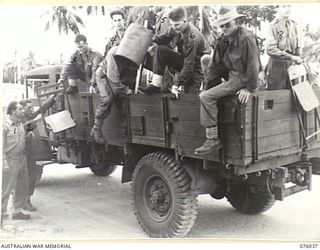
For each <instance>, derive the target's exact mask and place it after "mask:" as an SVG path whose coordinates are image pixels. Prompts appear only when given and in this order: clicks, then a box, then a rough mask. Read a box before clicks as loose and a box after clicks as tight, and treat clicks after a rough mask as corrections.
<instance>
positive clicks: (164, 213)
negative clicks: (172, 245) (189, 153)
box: [131, 152, 198, 238]
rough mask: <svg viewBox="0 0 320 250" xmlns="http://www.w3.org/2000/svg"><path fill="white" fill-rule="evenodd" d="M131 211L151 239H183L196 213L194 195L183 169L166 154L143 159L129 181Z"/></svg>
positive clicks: (158, 153)
mask: <svg viewBox="0 0 320 250" xmlns="http://www.w3.org/2000/svg"><path fill="white" fill-rule="evenodd" d="M131 187H132V198H133V207H134V212H135V215H136V217H137V220H138V222H139V224H140V225H141V227H142V229H143V230H144V231H145V232H146V233H147V234H148V235H149V236H150V237H153V238H168V237H183V236H185V235H186V234H187V233H188V232H189V231H190V230H191V228H192V226H193V224H194V222H195V220H196V217H197V213H198V200H197V194H196V193H195V192H193V190H192V189H191V179H190V176H189V175H188V174H187V172H186V171H185V169H184V168H183V167H181V166H180V165H178V164H177V163H176V161H175V160H174V158H173V157H172V156H171V155H169V154H166V153H161V152H156V153H150V154H148V155H146V156H144V157H143V158H142V159H141V160H140V161H139V162H138V164H137V166H136V168H135V171H134V173H133V179H132V186H131Z"/></svg>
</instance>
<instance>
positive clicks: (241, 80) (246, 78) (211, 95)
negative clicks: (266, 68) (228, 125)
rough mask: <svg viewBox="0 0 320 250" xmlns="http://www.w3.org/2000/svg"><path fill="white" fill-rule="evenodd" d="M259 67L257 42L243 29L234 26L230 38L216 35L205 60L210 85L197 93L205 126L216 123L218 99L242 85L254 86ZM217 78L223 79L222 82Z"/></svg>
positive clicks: (246, 86) (242, 86)
mask: <svg viewBox="0 0 320 250" xmlns="http://www.w3.org/2000/svg"><path fill="white" fill-rule="evenodd" d="M260 69H261V62H260V55H259V47H258V41H257V38H256V36H255V35H254V34H252V33H251V32H250V31H248V30H247V29H246V28H243V27H238V30H237V31H235V33H234V34H233V35H231V36H230V37H220V38H219V39H218V43H217V47H216V49H215V50H214V54H213V57H212V59H211V61H210V63H209V69H208V76H207V77H208V79H207V80H208V81H209V85H210V86H213V87H211V88H210V89H208V90H205V91H202V92H201V93H200V101H201V102H200V103H201V109H200V120H201V124H202V125H203V126H204V127H206V128H208V127H212V126H216V125H217V122H218V119H217V118H218V117H217V116H218V108H217V102H218V99H220V98H222V97H224V96H228V95H232V94H235V93H236V92H237V91H238V90H240V89H242V88H246V89H247V90H249V91H250V92H254V91H255V90H256V89H257V84H258V75H259V70H260ZM221 78H224V79H225V81H224V82H222V81H221Z"/></svg>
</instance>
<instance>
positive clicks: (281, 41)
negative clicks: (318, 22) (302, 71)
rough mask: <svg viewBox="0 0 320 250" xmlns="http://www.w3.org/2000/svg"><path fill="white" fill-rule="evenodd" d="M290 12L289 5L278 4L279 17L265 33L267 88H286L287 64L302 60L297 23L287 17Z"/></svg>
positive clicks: (287, 82) (287, 79)
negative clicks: (267, 57) (267, 58)
mask: <svg viewBox="0 0 320 250" xmlns="http://www.w3.org/2000/svg"><path fill="white" fill-rule="evenodd" d="M290 14H291V6H290V5H280V7H279V11H278V15H279V17H278V18H277V19H276V20H275V21H274V22H273V23H272V24H271V26H270V30H269V32H268V35H267V49H266V50H267V54H268V55H269V56H270V58H269V62H268V65H267V68H266V72H267V84H268V89H269V90H276V89H286V88H288V87H289V85H288V84H289V78H288V72H287V70H288V68H289V66H290V65H291V64H292V63H294V62H295V63H298V64H300V63H302V61H303V60H302V58H301V48H300V46H301V44H300V40H299V36H298V29H297V23H296V22H295V21H293V20H291V19H290V18H289V17H290Z"/></svg>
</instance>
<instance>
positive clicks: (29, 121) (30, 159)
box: [20, 86, 62, 212]
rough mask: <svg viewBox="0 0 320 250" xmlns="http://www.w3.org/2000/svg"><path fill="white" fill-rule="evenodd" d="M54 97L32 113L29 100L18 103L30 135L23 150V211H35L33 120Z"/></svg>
mask: <svg viewBox="0 0 320 250" xmlns="http://www.w3.org/2000/svg"><path fill="white" fill-rule="evenodd" d="M60 89H62V86H60ZM55 98H56V95H52V96H50V97H49V98H48V99H47V100H46V101H45V102H44V103H43V104H42V106H41V108H39V109H38V110H36V111H34V107H33V103H32V101H31V100H29V99H26V100H22V101H20V104H21V106H22V109H23V112H24V115H25V120H24V127H25V130H26V134H28V133H30V136H27V137H26V149H25V153H26V157H27V166H28V173H29V175H28V176H29V189H28V191H29V195H28V197H27V199H26V202H25V204H24V206H23V209H24V210H27V211H30V212H33V211H36V210H37V209H36V207H34V206H33V205H32V203H31V196H32V195H33V193H34V189H35V185H36V177H37V176H36V174H37V171H36V170H37V168H36V161H35V159H34V156H33V146H32V142H33V137H34V136H35V135H34V133H33V130H34V129H36V123H35V121H34V120H35V119H36V117H37V116H38V115H39V114H41V113H43V112H45V111H46V110H48V109H49V108H50V107H52V106H53V105H54V104H55V102H56V100H55Z"/></svg>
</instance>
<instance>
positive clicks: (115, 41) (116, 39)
mask: <svg viewBox="0 0 320 250" xmlns="http://www.w3.org/2000/svg"><path fill="white" fill-rule="evenodd" d="M124 33H125V30H123V32H118V31H116V33H115V34H114V35H113V36H112V37H111V38H110V40H109V42H108V43H107V45H106V48H105V51H104V57H106V55H107V54H108V52H109V50H110V49H111V48H112V47H115V46H119V45H120V42H121V40H122V38H123V35H124Z"/></svg>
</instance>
